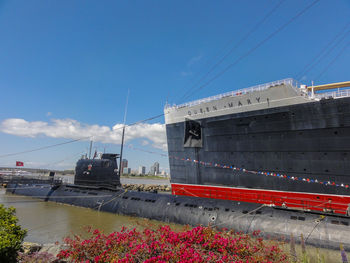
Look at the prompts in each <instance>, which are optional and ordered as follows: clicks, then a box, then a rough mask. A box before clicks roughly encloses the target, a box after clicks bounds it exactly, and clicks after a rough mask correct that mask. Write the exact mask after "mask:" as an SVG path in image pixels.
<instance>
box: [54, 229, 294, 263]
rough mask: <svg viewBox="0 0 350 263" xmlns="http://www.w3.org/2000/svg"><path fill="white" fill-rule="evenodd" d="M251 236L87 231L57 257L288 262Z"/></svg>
mask: <svg viewBox="0 0 350 263" xmlns="http://www.w3.org/2000/svg"><path fill="white" fill-rule="evenodd" d="M258 235H259V233H257V232H255V233H253V235H247V234H241V233H235V232H233V231H223V232H219V231H216V230H214V229H213V228H211V227H202V226H198V227H195V228H193V229H191V230H184V231H180V232H175V231H172V230H171V228H170V227H169V226H161V227H159V228H158V229H156V230H152V229H149V228H146V229H144V230H143V231H142V232H140V231H137V230H136V229H132V230H128V229H126V228H123V229H122V230H121V231H120V232H113V233H111V234H109V235H106V234H104V233H102V232H100V231H99V230H92V229H90V230H88V238H87V239H84V238H82V237H81V236H78V235H75V236H74V237H73V238H65V240H64V241H65V243H66V249H64V250H61V251H60V253H59V254H58V255H57V257H58V258H59V259H63V260H67V261H69V262H146V263H153V262H252V263H253V262H259V263H261V262H288V261H289V260H288V256H287V254H286V253H285V252H284V251H283V250H282V248H281V247H280V246H279V245H277V242H272V241H268V242H266V241H264V240H263V239H262V238H260V237H259V236H258Z"/></svg>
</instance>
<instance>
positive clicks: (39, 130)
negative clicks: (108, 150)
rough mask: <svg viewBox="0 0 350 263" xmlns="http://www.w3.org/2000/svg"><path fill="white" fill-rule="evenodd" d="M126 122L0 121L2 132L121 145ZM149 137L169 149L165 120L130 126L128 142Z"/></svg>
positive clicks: (154, 144)
mask: <svg viewBox="0 0 350 263" xmlns="http://www.w3.org/2000/svg"><path fill="white" fill-rule="evenodd" d="M122 128H123V124H116V125H114V126H113V127H112V128H110V127H108V126H100V125H97V124H95V125H88V124H82V123H80V122H78V121H76V120H72V119H53V120H51V122H43V121H32V122H30V121H26V120H24V119H6V120H4V121H2V122H1V123H0V131H1V132H4V133H7V134H12V135H16V136H23V137H32V138H35V137H37V136H40V135H45V136H48V137H52V138H67V139H79V138H82V137H90V136H93V140H94V141H96V142H102V143H115V144H120V142H121V135H122ZM138 138H140V139H147V140H149V141H150V142H151V144H152V146H153V147H155V148H158V149H162V150H166V149H167V144H166V134H165V125H164V124H161V123H153V124H148V123H140V124H137V125H134V126H130V127H127V128H126V131H125V142H128V141H131V140H133V139H138Z"/></svg>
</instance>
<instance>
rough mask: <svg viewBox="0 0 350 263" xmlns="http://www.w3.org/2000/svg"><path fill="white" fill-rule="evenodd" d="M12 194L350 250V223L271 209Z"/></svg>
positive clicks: (157, 198)
mask: <svg viewBox="0 0 350 263" xmlns="http://www.w3.org/2000/svg"><path fill="white" fill-rule="evenodd" d="M7 193H12V194H16V195H24V196H31V197H35V198H40V199H42V200H43V201H52V202H58V203H64V204H69V205H74V206H81V207H86V208H90V209H94V210H98V211H104V212H110V213H117V214H122V215H129V216H136V217H142V218H148V219H154V220H158V221H163V222H173V223H178V224H184V225H191V226H196V225H204V226H207V225H211V226H213V227H217V228H220V229H222V228H225V229H233V230H235V231H239V232H244V233H251V232H253V231H261V236H262V237H264V238H277V239H283V240H289V238H290V236H291V234H293V236H294V237H299V236H300V235H301V234H303V235H304V238H305V239H306V243H307V244H309V245H313V246H317V247H323V248H330V249H338V248H339V245H340V244H343V245H344V247H345V248H346V249H350V235H349V230H350V218H349V217H346V216H335V215H327V214H317V213H310V212H305V211H298V210H288V209H281V208H276V207H269V206H266V205H261V204H255V203H245V202H236V201H228V200H217V199H209V198H197V197H189V196H176V195H170V194H159V193H149V192H136V191H126V190H123V189H120V190H108V189H100V188H97V187H89V186H76V185H57V186H52V185H48V184H37V185H25V184H9V185H8V188H7Z"/></svg>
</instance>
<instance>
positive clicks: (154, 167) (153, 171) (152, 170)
mask: <svg viewBox="0 0 350 263" xmlns="http://www.w3.org/2000/svg"><path fill="white" fill-rule="evenodd" d="M149 173H150V174H151V175H157V174H159V163H158V162H155V163H154V164H153V165H152V166H151V168H150V169H149Z"/></svg>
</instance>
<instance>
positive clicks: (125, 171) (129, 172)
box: [123, 167, 131, 174]
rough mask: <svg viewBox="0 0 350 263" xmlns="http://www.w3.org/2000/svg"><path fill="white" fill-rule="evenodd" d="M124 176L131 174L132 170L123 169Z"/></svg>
mask: <svg viewBox="0 0 350 263" xmlns="http://www.w3.org/2000/svg"><path fill="white" fill-rule="evenodd" d="M123 174H131V168H128V167H124V168H123Z"/></svg>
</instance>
